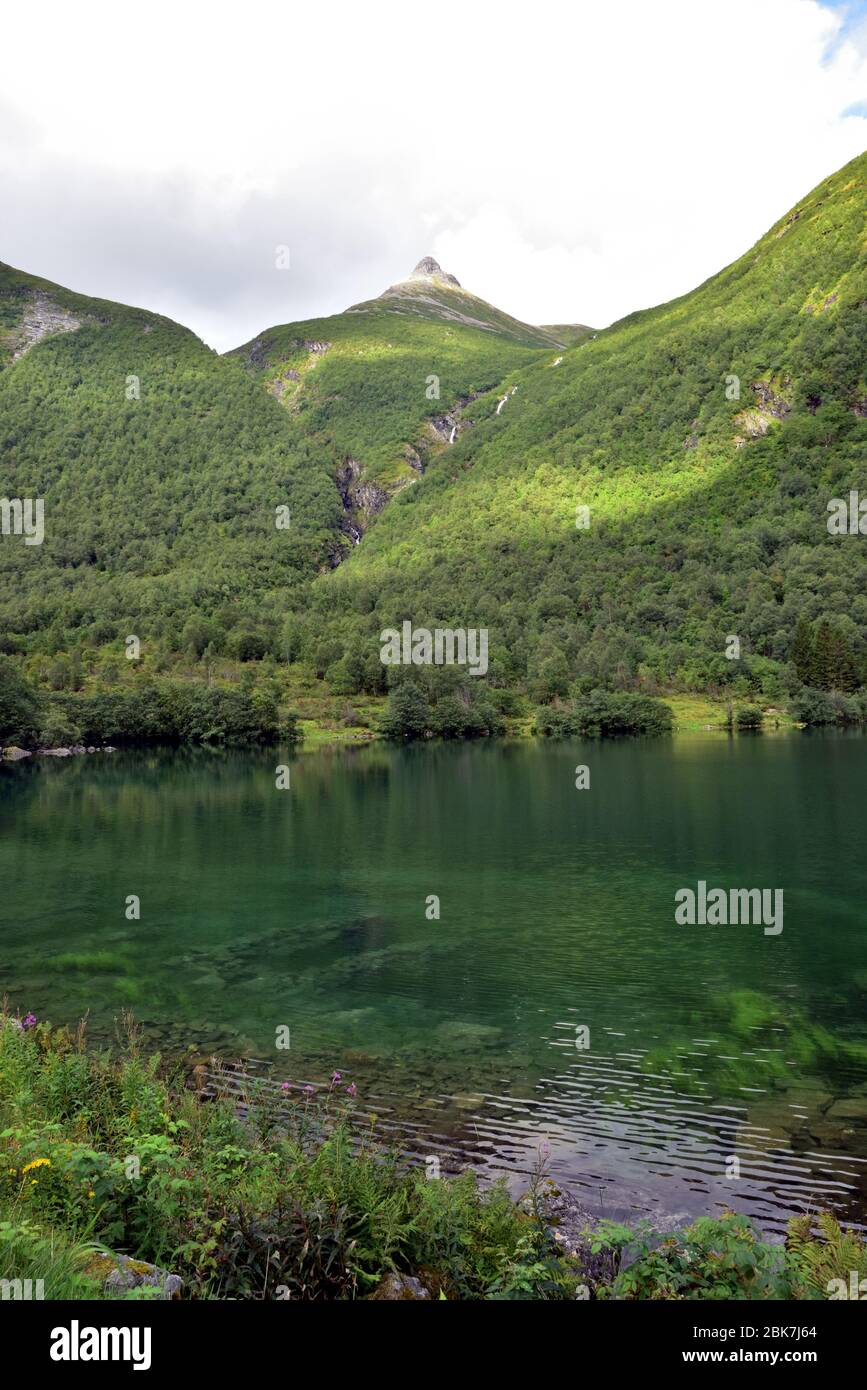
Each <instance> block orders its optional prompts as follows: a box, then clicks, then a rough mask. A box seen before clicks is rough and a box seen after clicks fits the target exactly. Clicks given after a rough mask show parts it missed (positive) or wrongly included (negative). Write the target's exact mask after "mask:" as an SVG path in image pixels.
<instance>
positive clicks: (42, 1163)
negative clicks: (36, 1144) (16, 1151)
mask: <svg viewBox="0 0 867 1390" xmlns="http://www.w3.org/2000/svg"><path fill="white" fill-rule="evenodd" d="M50 1167H51V1159H50V1158H34V1159H32V1160H31V1161H30V1163H25V1165H24V1167H23V1168H22V1169H21V1172H22V1173H29V1172H30V1170H31V1168H50ZM10 1171H11V1170H10Z"/></svg>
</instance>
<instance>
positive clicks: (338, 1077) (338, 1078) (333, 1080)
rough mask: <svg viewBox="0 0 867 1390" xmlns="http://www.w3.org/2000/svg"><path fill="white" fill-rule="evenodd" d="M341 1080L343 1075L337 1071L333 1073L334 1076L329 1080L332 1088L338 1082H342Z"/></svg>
mask: <svg viewBox="0 0 867 1390" xmlns="http://www.w3.org/2000/svg"><path fill="white" fill-rule="evenodd" d="M342 1080H343V1073H342V1072H339V1071H336V1072H335V1073H334V1075H333V1076H332V1078H331V1084H332V1086H336V1085H337V1083H338V1081H342Z"/></svg>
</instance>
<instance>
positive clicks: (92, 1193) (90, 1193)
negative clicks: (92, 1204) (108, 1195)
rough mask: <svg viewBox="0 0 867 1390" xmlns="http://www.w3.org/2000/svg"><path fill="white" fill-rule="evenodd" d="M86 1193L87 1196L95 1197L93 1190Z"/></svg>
mask: <svg viewBox="0 0 867 1390" xmlns="http://www.w3.org/2000/svg"><path fill="white" fill-rule="evenodd" d="M87 1195H88V1197H95V1196H96V1193H95V1192H88V1194H87Z"/></svg>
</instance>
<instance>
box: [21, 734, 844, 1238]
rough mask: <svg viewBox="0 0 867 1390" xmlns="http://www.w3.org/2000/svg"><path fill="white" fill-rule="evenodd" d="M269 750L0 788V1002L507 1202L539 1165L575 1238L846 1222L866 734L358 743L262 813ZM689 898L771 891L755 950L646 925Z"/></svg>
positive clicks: (68, 774)
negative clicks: (568, 1205)
mask: <svg viewBox="0 0 867 1390" xmlns="http://www.w3.org/2000/svg"><path fill="white" fill-rule="evenodd" d="M279 760H280V759H279V758H278V757H277V756H276V755H274V754H273V753H268V754H261V753H254V754H250V753H237V754H233V753H230V754H211V753H206V752H199V753H196V754H194V755H192V754H187V753H177V752H172V753H136V754H126V753H115V754H112V755H102V756H100V755H93V756H91V757H87V758H79V759H75V760H72V759H68V760H66V761H64V762H62V763H58V762H54V761H53V760H49V759H33V760H32V762H30V763H29V764H27V765H16V766H4V767H3V768H2V771H0V869H2V884H3V893H2V909H0V912H2V922H0V990H5V991H8V993H9V994H10V997H11V999H12V1001H13V1003H14V1004H15V1006H16V1007H18V1008H21V1009H24V1010H31V1009H32V1010H33V1011H34V1012H35V1013H36V1014H37V1015H39V1016H40V1017H44V1016H48V1017H50V1018H51V1019H52V1020H53V1021H54V1022H56V1023H60V1022H75V1021H76V1020H77V1019H78V1018H79V1016H80V1015H82V1014H83V1013H84V1012H85V1011H89V1023H88V1028H89V1032H90V1035H91V1037H92V1038H93V1037H95V1038H97V1039H106V1040H108V1039H111V1038H112V1037H113V1036H114V1030H115V1020H116V1018H117V1017H118V1015H119V1014H120V1012H121V1010H122V1009H123V1008H125V1007H128V1008H131V1009H132V1010H133V1011H134V1013H135V1015H136V1017H137V1018H138V1019H139V1020H140V1021H141V1022H142V1024H143V1025H144V1027H145V1030H146V1032H147V1033H148V1034H149V1035H150V1036H151V1037H152V1038H153V1039H154V1040H157V1041H159V1043H160V1044H161V1045H162V1046H164V1047H166V1048H168V1049H172V1050H184V1049H188V1048H189V1049H194V1050H195V1051H197V1052H202V1053H211V1052H217V1053H220V1054H222V1055H224V1056H226V1057H239V1056H247V1057H255V1058H262V1059H266V1060H267V1059H270V1061H271V1062H272V1063H273V1072H272V1074H273V1076H274V1077H275V1078H277V1079H283V1078H286V1079H290V1080H295V1081H302V1080H303V1081H306V1080H308V1079H310V1080H313V1081H320V1080H322V1079H323V1078H325V1077H327V1076H328V1075H330V1072H331V1070H332V1068H333V1067H335V1066H338V1067H341V1068H342V1069H343V1070H344V1071H345V1072H346V1073H347V1075H348V1076H349V1077H351V1078H352V1079H354V1080H355V1081H356V1083H357V1085H358V1087H359V1093H360V1100H359V1103H360V1106H361V1108H362V1110H364V1111H365V1112H370V1111H373V1112H375V1113H376V1115H377V1116H378V1119H377V1121H376V1124H377V1126H378V1127H379V1129H380V1131H381V1132H382V1133H383V1134H389V1133H392V1132H395V1133H397V1134H399V1136H400V1138H401V1142H403V1143H404V1144H405V1145H406V1146H407V1147H408V1148H410V1149H413V1150H415V1151H417V1152H419V1153H423V1154H430V1153H437V1154H440V1155H441V1156H442V1159H443V1164H444V1168H446V1169H447V1168H448V1166H449V1164H450V1163H451V1164H462V1163H466V1162H471V1163H473V1164H474V1165H475V1166H477V1167H481V1168H485V1169H487V1170H490V1171H505V1172H508V1173H512V1174H515V1175H516V1177H515V1181H516V1182H517V1181H518V1180H519V1175H520V1174H522V1173H525V1172H526V1171H527V1170H528V1169H529V1168H530V1167H531V1166H532V1164H533V1162H534V1158H535V1155H536V1153H537V1151H538V1148H539V1145H540V1144H543V1143H547V1144H548V1145H549V1147H550V1153H551V1168H552V1171H553V1173H554V1175H555V1176H556V1177H558V1178H560V1179H561V1180H563V1181H564V1182H567V1183H569V1184H571V1185H572V1186H573V1187H574V1188H575V1189H576V1191H577V1192H578V1195H580V1196H583V1198H584V1200H586V1202H587V1203H588V1204H589V1205H592V1206H593V1207H594V1208H595V1209H597V1210H598V1209H602V1210H604V1211H605V1213H606V1214H609V1215H618V1216H620V1215H624V1214H630V1215H636V1214H637V1213H647V1214H651V1215H654V1216H656V1217H658V1218H668V1219H674V1218H677V1217H680V1216H683V1215H685V1214H687V1213H695V1212H700V1211H712V1210H714V1209H717V1208H718V1207H719V1206H721V1205H725V1204H732V1205H734V1206H736V1207H737V1208H738V1209H741V1210H746V1211H749V1212H752V1213H753V1214H755V1215H756V1216H757V1217H758V1218H759V1219H760V1220H761V1221H762V1222H763V1223H764V1224H765V1225H766V1226H767V1227H769V1228H774V1227H775V1226H778V1225H779V1223H780V1221H781V1220H782V1219H783V1217H784V1215H785V1214H786V1213H788V1212H789V1211H791V1210H794V1209H796V1208H800V1207H803V1206H806V1205H808V1204H811V1203H812V1204H813V1205H814V1206H815V1205H821V1204H832V1205H834V1206H836V1207H837V1208H838V1209H839V1210H840V1211H841V1212H842V1214H843V1215H844V1216H845V1217H846V1218H847V1219H849V1220H852V1221H856V1222H858V1223H862V1222H863V1221H864V1220H865V1214H867V1021H865V1001H867V934H865V912H864V903H865V894H867V859H865V852H864V829H863V827H864V824H865V810H867V740H864V739H863V738H860V737H857V736H853V737H846V736H841V735H831V736H825V737H811V736H807V735H792V736H778V737H761V736H757V737H741V738H734V739H728V738H724V737H720V738H716V737H714V736H696V737H682V738H677V739H674V740H660V741H655V742H620V743H605V744H578V743H575V744H536V743H529V742H521V743H499V744H479V745H470V746H454V747H452V746H428V747H419V748H409V749H390V748H387V747H379V746H372V747H367V748H363V749H359V750H357V751H342V752H333V753H329V752H323V753H317V754H310V755H301V756H299V757H297V758H294V759H293V761H292V764H291V788H290V789H289V790H277V788H276V786H275V765H276V763H277V762H278V761H279ZM579 763H582V764H587V765H589V767H590V769H591V787H590V790H589V791H578V790H576V789H575V785H574V782H575V777H574V769H575V767H576V765H577V764H579ZM699 879H704V880H706V881H707V882H708V883H709V885H711V886H714V887H724V888H730V887H745V888H749V887H767V888H782V889H783V890H784V895H785V896H784V903H785V924H784V930H783V932H782V934H781V935H779V936H775V937H774V936H766V935H764V933H763V932H762V928H761V926H731V927H710V926H705V927H700V926H695V927H682V926H678V925H676V923H675V920H674V894H675V891H676V889H678V888H681V887H687V886H692V887H693V888H694V887H695V886H696V883H697V880H699ZM131 894H136V895H138V897H139V898H140V900H141V920H140V921H128V920H127V919H126V917H125V902H126V899H127V897H128V896H129V895H131ZM431 894H437V895H438V896H439V898H440V902H441V915H440V919H439V920H438V921H437V920H428V918H427V917H426V915H425V903H426V899H427V898H428V896H429V895H431ZM578 1026H586V1027H587V1028H589V1030H590V1046H589V1048H588V1049H585V1050H580V1049H579V1048H577V1047H576V1028H577V1027H578ZM281 1027H286V1028H289V1029H290V1032H291V1049H290V1050H289V1051H283V1050H277V1048H276V1046H275V1041H276V1037H277V1030H278V1028H281ZM730 1156H735V1157H737V1158H738V1160H739V1162H740V1170H741V1171H740V1177H738V1178H733V1177H731V1176H727V1174H726V1166H727V1162H728V1160H729V1157H730Z"/></svg>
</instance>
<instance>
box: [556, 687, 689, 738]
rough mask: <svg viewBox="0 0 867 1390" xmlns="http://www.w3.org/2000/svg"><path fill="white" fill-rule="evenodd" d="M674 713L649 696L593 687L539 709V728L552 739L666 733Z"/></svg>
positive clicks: (670, 725) (669, 728)
mask: <svg viewBox="0 0 867 1390" xmlns="http://www.w3.org/2000/svg"><path fill="white" fill-rule="evenodd" d="M672 723H673V716H672V713H671V710H670V709H669V707H668V705H664V704H663V703H662V701H661V700H654V699H652V698H651V697H650V696H649V695H633V694H627V693H609V692H607V691H603V690H594V691H592V692H591V694H590V695H587V696H584V697H582V698H579V699H577V700H571V701H569V703H568V704H563V705H555V706H550V707H548V706H546V707H544V708H542V709H540V710H537V712H536V731H537V732H538V733H541V734H547V735H548V736H549V737H552V738H570V737H578V738H613V737H617V736H618V735H622V734H666V733H669V732H670V731H671V727H672Z"/></svg>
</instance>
